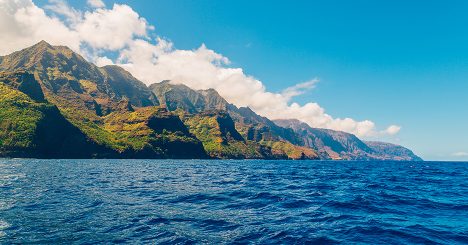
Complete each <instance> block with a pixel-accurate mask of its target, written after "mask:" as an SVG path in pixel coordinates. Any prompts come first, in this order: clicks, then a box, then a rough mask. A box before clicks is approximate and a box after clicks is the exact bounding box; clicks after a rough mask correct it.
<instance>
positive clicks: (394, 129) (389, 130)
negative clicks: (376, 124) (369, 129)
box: [383, 125, 401, 135]
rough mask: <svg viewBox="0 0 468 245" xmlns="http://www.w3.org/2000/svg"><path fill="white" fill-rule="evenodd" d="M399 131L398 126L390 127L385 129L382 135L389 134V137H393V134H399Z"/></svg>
mask: <svg viewBox="0 0 468 245" xmlns="http://www.w3.org/2000/svg"><path fill="white" fill-rule="evenodd" d="M400 130H401V127H400V126H396V125H391V126H389V127H388V128H387V129H385V131H384V132H383V133H384V134H385V133H386V134H389V135H394V134H397V133H398V132H400Z"/></svg>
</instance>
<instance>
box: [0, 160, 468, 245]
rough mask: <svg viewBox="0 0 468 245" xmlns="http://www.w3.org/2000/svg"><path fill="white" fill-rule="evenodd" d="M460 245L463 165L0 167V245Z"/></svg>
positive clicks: (466, 213)
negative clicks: (255, 244)
mask: <svg viewBox="0 0 468 245" xmlns="http://www.w3.org/2000/svg"><path fill="white" fill-rule="evenodd" d="M111 242H113V243H131V244H138V243H158V244H164V243H167V244H175V243H177V244H192V243H210V244H219V243H247V242H250V243H261V244H264V243H269V244H271V243H273V244H274V243H282V244H304V243H319V244H333V243H345V244H349V243H368V244H380V243H388V244H408V243H425V244H438V243H440V244H464V243H468V163H455V162H359V161H356V162H339V161H323V162H321V161H259V160H245V161H218V160H30V159H29V160H26V159H17V160H1V159H0V243H2V244H10V243H19V244H25V243H49V244H50V243H54V244H56V243H64V244H70V243H76V244H94V243H111Z"/></svg>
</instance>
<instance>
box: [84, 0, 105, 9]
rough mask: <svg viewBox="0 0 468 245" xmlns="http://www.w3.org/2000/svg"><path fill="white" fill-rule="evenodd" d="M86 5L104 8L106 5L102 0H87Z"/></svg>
mask: <svg viewBox="0 0 468 245" xmlns="http://www.w3.org/2000/svg"><path fill="white" fill-rule="evenodd" d="M88 5H89V6H91V7H93V8H104V7H105V6H106V4H104V2H103V1H102V0H88Z"/></svg>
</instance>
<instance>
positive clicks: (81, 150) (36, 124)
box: [0, 73, 114, 158]
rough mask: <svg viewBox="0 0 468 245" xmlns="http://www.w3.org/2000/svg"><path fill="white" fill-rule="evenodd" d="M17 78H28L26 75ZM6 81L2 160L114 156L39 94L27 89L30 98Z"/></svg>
mask: <svg viewBox="0 0 468 245" xmlns="http://www.w3.org/2000/svg"><path fill="white" fill-rule="evenodd" d="M10 75H11V76H15V75H14V74H10ZM0 76H1V75H0ZM16 76H18V77H27V76H26V75H25V74H24V73H23V74H17V75H16ZM4 79H5V77H2V78H1V79H0V156H3V157H35V158H91V157H95V156H97V154H99V157H111V156H114V154H113V153H114V152H113V151H112V150H110V149H107V148H105V147H102V146H98V145H97V144H95V143H94V142H92V141H91V140H89V139H88V137H86V135H85V134H83V133H82V132H81V131H80V130H79V129H78V128H76V127H75V126H73V125H72V124H71V123H69V122H68V121H67V120H66V119H65V118H64V117H63V116H62V115H61V114H60V111H59V110H58V109H57V107H55V106H54V105H52V104H50V103H47V102H46V101H43V99H42V98H43V97H42V96H41V95H40V94H39V92H38V91H37V90H35V89H32V90H30V89H26V90H27V91H26V92H29V95H31V97H30V96H28V94H26V93H24V92H21V91H19V90H17V89H15V88H14V87H10V86H9V85H7V84H6V83H4V82H2V81H8V79H5V80H4ZM25 81H26V80H25ZM25 81H23V82H25ZM27 81H28V82H27V84H29V85H28V86H31V87H32V88H34V87H35V86H34V85H31V84H33V80H27ZM11 84H13V83H10V85H11ZM20 87H21V86H20Z"/></svg>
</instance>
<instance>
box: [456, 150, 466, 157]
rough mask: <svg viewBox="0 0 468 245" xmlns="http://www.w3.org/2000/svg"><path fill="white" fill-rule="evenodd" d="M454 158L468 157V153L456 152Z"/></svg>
mask: <svg viewBox="0 0 468 245" xmlns="http://www.w3.org/2000/svg"><path fill="white" fill-rule="evenodd" d="M452 156H454V157H468V152H463V151H460V152H455V153H453V154H452Z"/></svg>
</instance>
